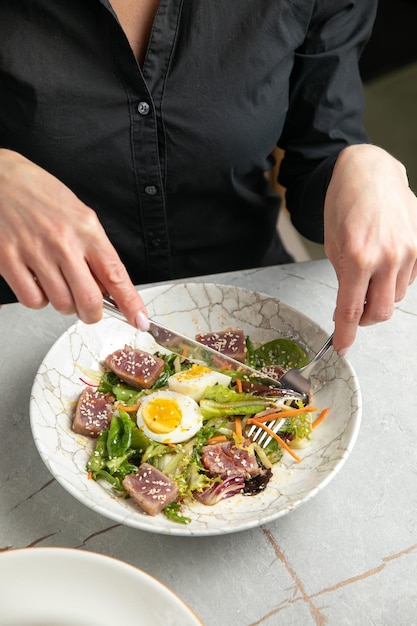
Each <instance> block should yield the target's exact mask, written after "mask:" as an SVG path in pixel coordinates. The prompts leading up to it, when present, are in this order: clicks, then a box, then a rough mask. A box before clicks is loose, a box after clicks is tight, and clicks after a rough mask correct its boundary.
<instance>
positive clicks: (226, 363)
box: [103, 296, 300, 396]
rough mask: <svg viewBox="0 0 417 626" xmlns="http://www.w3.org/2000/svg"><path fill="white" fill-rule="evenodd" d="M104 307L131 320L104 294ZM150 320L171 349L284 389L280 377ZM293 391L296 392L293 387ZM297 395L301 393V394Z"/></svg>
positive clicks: (151, 330) (155, 332)
mask: <svg viewBox="0 0 417 626" xmlns="http://www.w3.org/2000/svg"><path fill="white" fill-rule="evenodd" d="M103 307H104V309H105V310H106V311H107V312H108V313H110V315H111V316H112V317H116V318H117V319H119V320H121V321H123V322H126V323H127V324H128V321H127V319H126V318H125V316H124V315H123V313H122V312H121V311H120V309H119V308H118V306H117V305H116V303H115V302H114V300H113V299H112V298H110V297H108V296H104V297H103ZM149 324H150V328H149V331H148V332H149V334H150V335H152V337H153V338H154V339H155V341H156V342H157V343H158V344H159V345H160V346H162V347H163V348H166V349H167V350H170V352H174V353H175V354H179V355H180V356H184V355H185V354H186V358H187V359H188V360H190V361H193V362H196V363H200V364H202V365H206V366H207V367H210V368H211V369H217V370H220V369H230V370H234V371H236V372H239V373H241V374H242V376H241V377H240V378H243V380H245V381H247V382H250V383H252V384H258V385H263V386H265V387H273V388H274V389H283V387H282V385H281V384H280V383H279V381H278V380H274V379H273V378H270V377H269V376H266V375H265V374H263V373H262V372H259V371H258V370H256V369H254V368H253V367H250V366H249V365H246V364H244V363H241V362H240V361H236V360H235V359H232V357H229V356H227V355H225V354H222V353H221V352H218V351H217V350H214V349H213V348H210V347H209V346H205V345H203V344H201V343H199V342H198V341H195V340H194V339H190V338H189V337H187V336H186V335H182V334H181V333H177V332H176V331H174V330H172V329H171V328H167V327H166V326H163V325H162V324H159V323H158V322H155V321H154V320H152V319H149ZM288 391H289V390H288V389H286V390H285V392H286V394H288ZM290 393H293V392H292V391H291V392H290ZM294 393H295V392H294ZM296 395H297V396H299V395H300V394H296Z"/></svg>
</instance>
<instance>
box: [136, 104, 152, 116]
mask: <svg viewBox="0 0 417 626" xmlns="http://www.w3.org/2000/svg"><path fill="white" fill-rule="evenodd" d="M150 110H151V107H150V106H149V104H148V103H147V102H139V104H138V111H139V113H140V114H141V115H148V113H149V111H150Z"/></svg>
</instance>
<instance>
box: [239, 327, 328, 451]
mask: <svg viewBox="0 0 417 626" xmlns="http://www.w3.org/2000/svg"><path fill="white" fill-rule="evenodd" d="M332 342H333V333H332V334H331V335H330V337H329V338H328V339H327V341H326V342H325V343H324V344H323V346H322V347H321V348H320V350H319V351H318V352H317V354H316V355H315V356H314V357H313V358H312V359H311V361H310V362H309V363H307V365H304V367H298V368H294V369H291V370H288V371H287V372H285V374H284V375H283V376H281V378H280V379H279V380H280V383H281V384H282V386H283V387H285V388H286V389H288V396H289V398H291V391H295V392H297V393H298V394H302V395H303V396H304V397H305V398H306V399H307V401H308V398H309V397H310V393H311V381H310V378H309V375H310V372H311V371H312V369H313V368H314V367H315V365H316V363H317V361H318V360H319V359H321V357H322V356H323V355H324V354H325V353H326V352H327V350H328V349H329V348H330V346H331V345H332ZM284 424H285V419H281V420H272V421H271V422H266V426H268V428H270V429H271V430H273V431H274V433H276V432H278V431H279V429H280V428H282V427H283V425H284ZM248 436H249V437H250V438H251V439H252V441H255V442H256V443H257V444H258V445H260V446H262V448H265V447H266V446H267V445H268V443H269V442H270V441H271V435H268V433H267V432H265V430H264V429H263V428H260V427H256V426H255V425H253V426H252V427H251V428H250V430H249V432H248Z"/></svg>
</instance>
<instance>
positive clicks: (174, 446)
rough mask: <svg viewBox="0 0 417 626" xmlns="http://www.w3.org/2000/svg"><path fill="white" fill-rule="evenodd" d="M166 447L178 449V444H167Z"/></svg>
mask: <svg viewBox="0 0 417 626" xmlns="http://www.w3.org/2000/svg"><path fill="white" fill-rule="evenodd" d="M165 445H167V446H168V448H176V447H177V444H176V443H167V444H165Z"/></svg>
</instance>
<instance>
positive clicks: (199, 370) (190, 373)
mask: <svg viewBox="0 0 417 626" xmlns="http://www.w3.org/2000/svg"><path fill="white" fill-rule="evenodd" d="M212 371H213V370H211V369H209V368H208V367H205V366H204V365H197V364H196V363H193V365H192V366H191V367H190V369H188V370H184V371H183V372H181V374H178V375H177V380H192V379H193V378H196V377H197V376H201V374H207V373H208V372H212Z"/></svg>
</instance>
